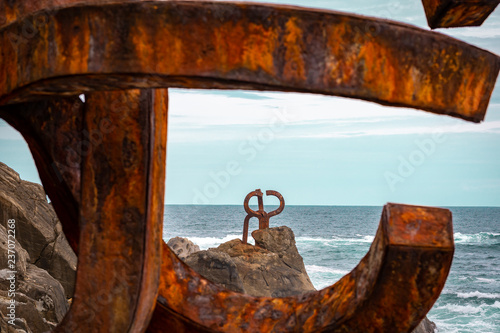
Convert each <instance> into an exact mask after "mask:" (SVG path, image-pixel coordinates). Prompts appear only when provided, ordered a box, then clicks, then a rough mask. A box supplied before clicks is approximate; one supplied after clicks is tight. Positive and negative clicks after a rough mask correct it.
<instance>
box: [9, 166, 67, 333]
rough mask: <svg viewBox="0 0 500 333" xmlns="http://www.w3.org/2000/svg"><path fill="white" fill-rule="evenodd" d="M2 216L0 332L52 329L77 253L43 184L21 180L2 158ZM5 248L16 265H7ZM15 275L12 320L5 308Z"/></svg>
mask: <svg viewBox="0 0 500 333" xmlns="http://www.w3.org/2000/svg"><path fill="white" fill-rule="evenodd" d="M8 220H14V221H15V224H8V223H7V221H8ZM0 221H1V224H0V329H1V332H2V333H3V332H9V333H10V332H13V333H14V332H15V333H20V332H26V333H38V332H47V331H50V330H52V329H53V328H54V327H56V326H57V324H58V323H59V322H60V321H61V320H62V319H63V317H64V315H65V314H66V312H67V311H68V309H69V303H68V300H67V298H70V297H72V295H73V290H74V283H75V275H76V264H77V259H76V255H75V253H74V252H73V250H72V249H71V247H70V246H69V244H68V242H67V241H66V238H65V237H64V233H63V231H62V226H61V223H60V222H59V220H58V219H57V217H56V214H55V212H54V210H53V209H52V206H51V205H50V204H49V203H48V202H47V200H46V197H45V192H44V191H43V187H42V186H41V185H38V184H34V183H30V182H27V181H23V180H21V179H20V178H19V175H18V174H17V173H16V172H15V171H13V170H12V169H10V168H8V167H7V166H6V165H5V164H3V163H0ZM11 225H13V226H15V228H11V227H10V226H11ZM9 234H10V238H9ZM13 236H15V246H13V245H14V244H13V243H12V240H13V239H14V237H13ZM9 243H10V244H9ZM9 249H10V250H14V254H15V267H11V266H10V264H12V262H9V259H10V260H12V257H9V256H8V255H9V254H12V253H9V251H8V250H9ZM13 276H15V298H14V299H15V317H16V318H15V320H14V322H13V324H14V325H12V321H10V319H11V318H10V317H9V316H10V315H11V312H10V309H9V308H8V307H9V306H11V299H12V297H11V295H9V292H8V291H9V289H10V285H11V281H13ZM9 321H10V323H9Z"/></svg>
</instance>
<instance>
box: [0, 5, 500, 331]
mask: <svg viewBox="0 0 500 333" xmlns="http://www.w3.org/2000/svg"><path fill="white" fill-rule="evenodd" d="M117 2H120V3H117ZM0 50H1V53H0V105H1V106H0V116H1V117H3V118H5V119H7V120H8V121H9V123H11V124H12V125H13V126H14V127H16V128H18V129H20V130H21V132H22V133H23V135H24V136H25V138H26V140H27V141H28V143H29V145H30V149H32V151H33V154H34V156H35V160H36V161H37V167H38V169H39V170H40V173H41V178H42V180H43V181H44V186H45V187H46V188H47V191H48V192H49V193H52V194H51V195H53V196H54V197H53V198H52V200H53V201H54V206H56V207H62V206H63V205H64V204H65V203H66V202H70V201H71V202H73V203H72V204H71V205H70V207H66V208H58V209H57V213H58V215H61V214H64V213H68V212H70V213H71V214H73V215H74V214H75V211H76V215H77V216H78V218H79V221H76V220H73V219H72V218H69V217H65V218H64V219H63V218H62V217H61V216H60V217H61V219H62V220H64V222H63V223H65V231H66V230H71V228H73V230H74V229H75V228H77V229H78V228H79V236H78V234H77V233H73V234H71V232H69V233H70V234H71V235H70V239H71V240H72V242H73V245H74V246H75V247H76V244H74V243H76V239H77V238H78V237H79V247H78V251H79V253H78V254H79V266H78V272H77V285H76V291H75V298H74V302H73V305H72V307H71V309H70V312H69V313H68V315H67V316H66V317H65V319H64V321H63V323H62V324H61V325H60V326H59V327H58V328H57V330H56V331H60V332H88V331H95V332H120V333H121V332H141V331H144V330H145V329H146V327H148V331H150V332H164V331H175V332H217V331H228V332H241V331H243V332H266V331H275V332H292V331H302V332H327V331H328V332H346V331H349V332H410V331H411V330H412V329H413V328H414V327H415V326H416V325H417V324H418V322H419V321H420V320H421V319H422V318H423V317H424V316H425V314H426V313H427V311H428V310H429V309H430V308H431V306H432V304H433V303H434V301H435V300H436V299H437V297H438V296H439V293H440V291H441V289H442V287H443V285H444V282H445V280H446V276H447V274H448V271H449V268H450V265H451V259H452V255H453V240H452V235H453V233H452V229H451V215H450V213H449V211H447V210H443V209H436V208H425V207H412V206H403V205H394V204H389V205H388V206H386V207H385V208H384V213H383V215H382V219H381V223H380V227H379V230H378V232H377V236H376V238H375V241H374V242H373V244H372V246H371V248H370V251H369V253H368V254H367V255H366V256H365V258H364V259H363V260H362V261H361V262H360V264H359V265H358V266H357V267H356V268H355V269H354V270H353V271H352V272H351V273H350V274H348V275H346V276H345V277H344V278H343V279H342V280H340V281H339V282H338V283H336V284H335V285H333V286H331V287H328V288H325V289H323V290H320V291H318V292H312V293H308V294H305V295H301V296H296V297H288V298H255V297H250V296H247V295H242V294H237V293H234V292H231V291H228V290H224V289H223V288H221V287H218V286H216V285H214V284H213V283H211V282H210V281H207V280H205V279H203V278H202V277H200V276H199V275H198V274H196V273H195V272H193V271H192V270H190V269H189V268H188V267H187V266H185V265H184V264H183V263H182V262H181V261H180V260H179V259H178V258H177V257H176V256H175V255H174V254H173V253H172V252H171V251H170V250H169V249H168V247H167V246H166V245H165V244H164V243H163V245H162V241H161V226H162V218H163V214H162V211H163V190H164V189H163V187H164V179H165V148H166V146H165V140H166V113H167V107H166V105H167V95H166V91H165V90H161V89H159V90H156V91H153V90H150V88H155V87H162V88H167V87H188V88H227V89H238V88H247V89H258V90H281V91H297V92H311V93H321V94H327V95H338V96H346V97H352V98H359V99H364V100H369V101H374V102H377V103H381V104H384V105H393V106H405V107H412V108H417V109H422V110H427V111H431V112H435V113H440V114H448V115H451V116H455V117H459V118H463V119H466V120H469V121H474V122H479V121H481V120H482V119H483V118H484V114H485V112H486V109H487V105H488V102H489V98H490V95H491V92H492V90H493V87H494V85H495V81H496V77H497V75H498V71H499V69H500V58H499V57H498V56H496V55H494V54H492V53H489V52H487V51H484V50H481V49H478V48H476V47H473V46H471V45H468V44H466V43H463V42H460V41H457V40H455V39H452V38H450V37H447V36H443V35H440V34H436V33H432V32H428V31H424V30H422V29H418V28H416V27H412V26H408V25H404V24H400V23H396V22H390V21H385V20H378V19H371V18H365V17H360V16H355V15H345V14H342V13H337V12H331V11H322V10H304V9H300V8H296V7H289V6H271V5H254V4H244V3H238V4H234V3H222V2H200V1H185V2H184V1H134V0H128V1H125V0H123V1H116V0H109V1H108V0H106V1H100V0H88V1H82V0H41V1H30V0H19V1H3V2H1V3H0ZM136 88H140V89H141V90H137V89H136ZM101 90H106V91H108V90H122V91H114V92H101ZM83 92H86V93H87V103H85V105H82V104H81V103H80V102H78V100H77V99H76V98H74V97H69V98H68V99H67V100H65V101H63V100H61V96H69V95H76V94H80V93H83ZM116 101H122V104H121V106H120V107H118V108H117V109H116V110H115V109H114V107H113V105H115V102H116ZM21 103H23V104H21ZM85 133H87V135H89V138H90V139H89V140H88V141H89V142H90V143H91V144H90V146H89V147H88V150H86V153H85V154H81V156H79V157H78V156H77V157H78V158H79V159H73V158H70V161H72V162H74V163H75V164H74V167H71V168H70V169H69V170H66V172H65V169H64V168H63V167H67V166H68V164H67V158H68V154H66V153H65V149H66V148H68V147H69V148H70V149H77V148H78V147H79V146H81V145H82V142H83V141H81V140H83V138H85V135H86V134H85ZM51 135H54V137H51ZM91 139H92V140H91ZM56 162H57V163H59V164H62V165H63V167H61V166H60V165H58V164H57V163H56ZM65 163H66V164H65ZM51 164H55V165H56V168H55V169H54V168H53V171H47V170H49V169H47V168H48V165H51ZM78 165H79V166H80V167H78ZM58 182H59V183H58ZM61 182H62V184H61ZM58 189H63V190H62V192H60V193H57V190H58ZM66 197H67V198H66ZM65 200H69V201H65ZM56 201H57V202H56ZM64 209H66V210H64ZM70 213H68V214H70ZM68 228H70V229H68ZM162 252H163V254H162ZM160 272H161V277H160ZM157 295H158V300H157V302H156V304H157V306H156V308H155V309H154V304H155V299H156V297H157ZM153 309H154V314H153V317H152V320H151V321H150V322H149V318H150V316H151V313H152V311H153ZM148 322H149V326H148Z"/></svg>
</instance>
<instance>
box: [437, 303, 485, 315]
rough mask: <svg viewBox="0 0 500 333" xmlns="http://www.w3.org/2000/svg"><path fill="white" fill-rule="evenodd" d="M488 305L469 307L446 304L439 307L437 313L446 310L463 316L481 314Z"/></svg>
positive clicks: (469, 305)
mask: <svg viewBox="0 0 500 333" xmlns="http://www.w3.org/2000/svg"><path fill="white" fill-rule="evenodd" d="M485 305H486V304H481V305H479V306H474V305H471V304H467V305H458V304H445V305H443V306H439V307H437V308H436V309H435V310H436V311H440V310H441V311H442V310H446V311H448V312H455V313H462V314H468V315H470V314H481V313H483V312H484V311H485V310H486V309H485Z"/></svg>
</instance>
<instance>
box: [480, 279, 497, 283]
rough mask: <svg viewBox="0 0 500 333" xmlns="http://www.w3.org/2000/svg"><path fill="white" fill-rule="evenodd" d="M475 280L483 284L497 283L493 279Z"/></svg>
mask: <svg viewBox="0 0 500 333" xmlns="http://www.w3.org/2000/svg"><path fill="white" fill-rule="evenodd" d="M477 280H478V281H479V282H483V283H494V282H497V280H495V279H486V278H477Z"/></svg>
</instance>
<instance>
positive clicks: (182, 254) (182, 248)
mask: <svg viewBox="0 0 500 333" xmlns="http://www.w3.org/2000/svg"><path fill="white" fill-rule="evenodd" d="M167 245H168V246H169V247H170V249H172V251H174V253H175V254H176V255H177V256H178V257H179V259H181V260H184V259H186V258H187V257H188V256H189V255H190V254H191V253H195V252H198V251H200V247H199V246H198V245H196V244H194V243H193V242H191V241H190V240H189V239H187V238H183V237H174V238H170V239H169V241H168V242H167Z"/></svg>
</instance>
